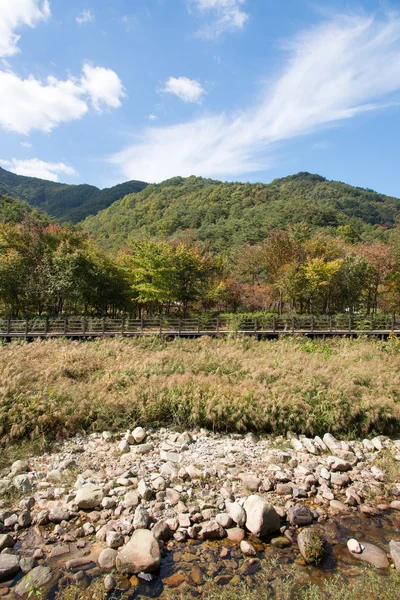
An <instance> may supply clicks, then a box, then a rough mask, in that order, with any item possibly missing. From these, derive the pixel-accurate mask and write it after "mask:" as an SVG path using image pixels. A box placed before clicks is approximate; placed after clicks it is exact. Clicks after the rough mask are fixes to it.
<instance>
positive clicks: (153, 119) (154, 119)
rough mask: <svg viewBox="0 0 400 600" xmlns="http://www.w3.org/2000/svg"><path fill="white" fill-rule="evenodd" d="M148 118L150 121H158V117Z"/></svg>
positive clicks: (150, 116) (151, 116)
mask: <svg viewBox="0 0 400 600" xmlns="http://www.w3.org/2000/svg"><path fill="white" fill-rule="evenodd" d="M147 118H148V120H149V121H157V119H158V117H157V115H149V116H148V117H147Z"/></svg>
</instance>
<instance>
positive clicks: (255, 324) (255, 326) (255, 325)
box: [254, 317, 258, 333]
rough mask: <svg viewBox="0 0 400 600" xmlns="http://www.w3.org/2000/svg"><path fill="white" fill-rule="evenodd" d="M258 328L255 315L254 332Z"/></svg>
mask: <svg viewBox="0 0 400 600" xmlns="http://www.w3.org/2000/svg"><path fill="white" fill-rule="evenodd" d="M257 330H258V321H257V317H255V319H254V333H257Z"/></svg>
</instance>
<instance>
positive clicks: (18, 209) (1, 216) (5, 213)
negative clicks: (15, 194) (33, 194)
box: [0, 188, 51, 223]
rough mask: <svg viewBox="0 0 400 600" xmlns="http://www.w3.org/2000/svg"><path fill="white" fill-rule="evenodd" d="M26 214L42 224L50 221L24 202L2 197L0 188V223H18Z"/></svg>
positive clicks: (46, 216) (44, 214) (43, 214)
mask: <svg viewBox="0 0 400 600" xmlns="http://www.w3.org/2000/svg"><path fill="white" fill-rule="evenodd" d="M26 214H28V215H31V216H33V217H35V218H36V219H38V220H39V221H42V222H43V223H49V222H50V221H51V219H50V217H49V216H48V215H46V213H43V212H41V211H38V210H36V209H35V208H32V207H31V206H30V205H29V204H28V203H27V202H25V201H24V200H19V199H18V198H10V197H8V196H6V195H4V194H3V193H2V190H1V188H0V223H20V222H21V221H22V220H23V218H24V216H25V215H26Z"/></svg>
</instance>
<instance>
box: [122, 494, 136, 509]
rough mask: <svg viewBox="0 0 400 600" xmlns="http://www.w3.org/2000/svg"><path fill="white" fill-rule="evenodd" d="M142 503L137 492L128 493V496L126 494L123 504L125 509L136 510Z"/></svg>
mask: <svg viewBox="0 0 400 600" xmlns="http://www.w3.org/2000/svg"><path fill="white" fill-rule="evenodd" d="M139 503H140V500H139V496H138V495H137V493H136V492H128V493H127V494H125V497H124V500H123V502H122V506H123V507H124V508H132V507H133V508H134V507H135V506H138V504H139Z"/></svg>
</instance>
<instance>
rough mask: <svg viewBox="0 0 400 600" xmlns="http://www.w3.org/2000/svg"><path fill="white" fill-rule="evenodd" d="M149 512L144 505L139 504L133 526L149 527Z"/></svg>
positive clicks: (139, 527) (136, 527)
mask: <svg viewBox="0 0 400 600" xmlns="http://www.w3.org/2000/svg"><path fill="white" fill-rule="evenodd" d="M149 519H150V517H149V513H148V512H147V510H146V509H145V508H143V506H138V507H137V509H136V510H135V516H134V518H133V527H134V528H135V529H147V527H148V525H149Z"/></svg>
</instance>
